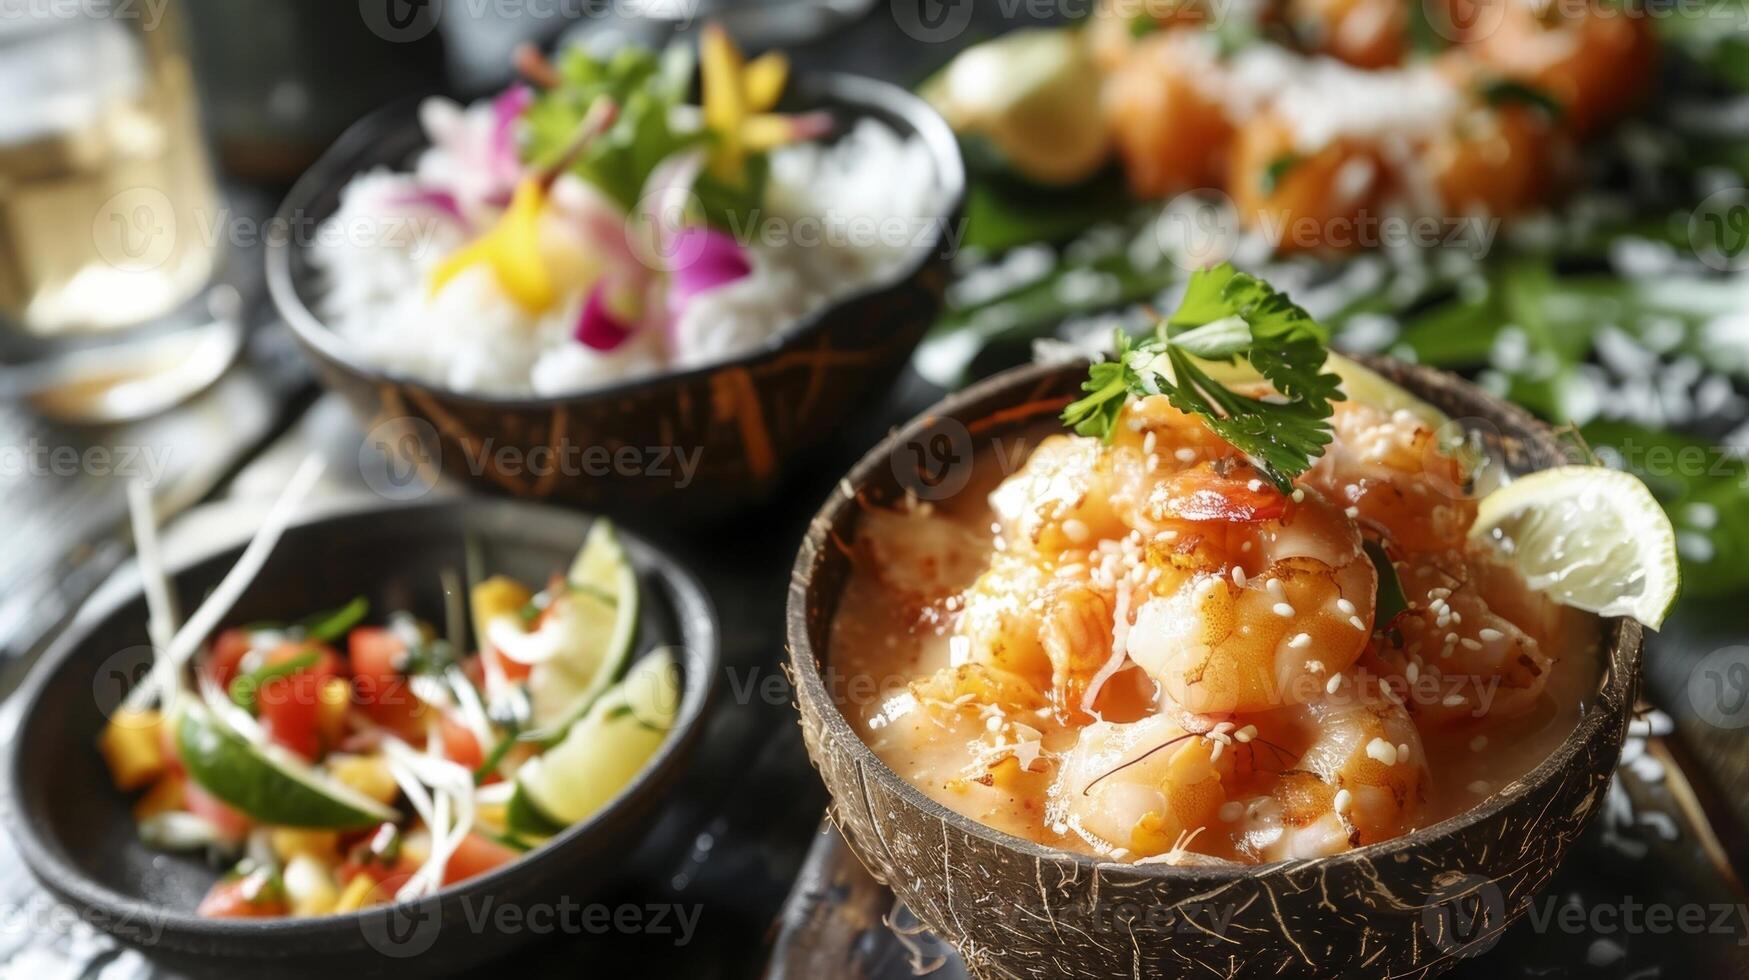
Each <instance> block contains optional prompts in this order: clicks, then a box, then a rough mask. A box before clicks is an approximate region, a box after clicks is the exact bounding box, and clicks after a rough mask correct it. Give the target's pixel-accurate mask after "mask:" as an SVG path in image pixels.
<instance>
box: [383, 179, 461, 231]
mask: <svg viewBox="0 0 1749 980" xmlns="http://www.w3.org/2000/svg"><path fill="white" fill-rule="evenodd" d="M385 203H387V204H388V206H389V207H392V208H430V209H431V210H433V211H440V212H442V213H443V214H445V215H447V216H448V217H450V218H452V219H454V220H455V222H456V223H457V224H459V225H461V226H462V227H463V228H468V229H472V227H473V222H471V221H469V220H468V216H467V213H466V212H464V211H463V210H462V205H461V202H460V201H458V200H456V196H455V195H454V194H452V193H450V192H449V191H440V190H433V189H429V188H420V189H417V190H411V191H403V192H400V193H397V194H394V195H392V196H390V197H389V198H388V200H387V201H386V202H385Z"/></svg>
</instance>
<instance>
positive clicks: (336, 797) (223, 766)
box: [176, 703, 401, 830]
mask: <svg viewBox="0 0 1749 980" xmlns="http://www.w3.org/2000/svg"><path fill="white" fill-rule="evenodd" d="M176 743H177V748H178V750H179V752H180V754H181V756H182V764H183V765H184V766H185V767H187V769H188V775H189V777H190V778H192V779H193V780H194V781H195V782H196V783H199V784H200V787H201V788H202V789H204V790H206V791H207V792H209V793H211V794H213V795H214V796H216V797H218V798H219V799H221V800H224V801H225V802H226V803H228V804H230V805H231V806H234V807H236V808H237V809H238V810H240V811H242V812H243V813H244V814H246V815H248V816H249V817H251V818H253V819H255V820H258V821H260V822H261V823H265V824H273V825H275V826H279V827H309V828H317V829H322V830H352V829H355V828H361V827H374V826H376V825H377V824H380V823H393V822H397V821H399V820H400V819H401V815H400V814H399V813H396V812H395V811H394V809H392V808H390V807H386V806H384V805H382V804H381V803H378V802H377V801H376V800H373V799H371V798H370V797H368V796H365V795H364V794H362V793H360V792H358V791H357V790H354V789H352V788H351V787H349V786H346V785H343V784H341V783H339V782H337V781H335V780H332V779H329V778H328V777H326V776H324V775H323V774H321V773H320V772H317V771H316V770H315V769H313V768H311V767H310V766H309V765H307V764H306V763H304V761H303V760H302V759H299V758H297V757H295V756H292V755H291V754H290V753H286V752H281V751H278V750H276V749H274V748H273V747H271V746H260V745H255V744H254V743H252V742H250V741H248V740H247V739H245V738H243V737H242V736H241V735H238V734H237V733H236V732H234V731H232V730H231V729H230V728H229V727H227V726H226V725H224V724H223V723H221V722H220V721H219V720H218V719H216V718H214V717H213V716H212V713H211V712H209V711H208V710H207V709H206V708H205V707H203V706H201V705H199V704H192V703H191V704H189V705H187V706H185V707H184V708H183V710H182V717H181V719H180V720H179V722H178V723H177V728H176Z"/></svg>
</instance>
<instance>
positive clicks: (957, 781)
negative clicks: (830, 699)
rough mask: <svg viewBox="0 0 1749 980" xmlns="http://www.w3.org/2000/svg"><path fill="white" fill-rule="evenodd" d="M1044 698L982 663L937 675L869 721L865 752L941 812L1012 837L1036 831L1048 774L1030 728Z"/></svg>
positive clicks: (891, 698)
mask: <svg viewBox="0 0 1749 980" xmlns="http://www.w3.org/2000/svg"><path fill="white" fill-rule="evenodd" d="M1044 706H1045V697H1044V694H1043V693H1042V692H1040V691H1039V690H1038V689H1037V688H1036V687H1034V686H1032V685H1031V684H1030V683H1028V682H1027V681H1026V680H1025V679H1023V678H1021V677H1018V676H1016V675H1014V674H1011V673H1008V672H1007V671H1003V670H998V669H996V668H993V667H989V666H987V665H983V664H963V665H960V666H958V667H948V668H944V669H942V670H939V671H937V672H936V673H934V674H931V675H929V676H927V677H924V678H922V679H921V680H917V681H913V682H912V683H911V684H910V685H909V686H907V687H906V688H904V689H902V690H900V691H897V692H894V693H892V694H889V695H888V696H887V697H886V698H884V699H883V700H882V701H881V702H880V703H879V704H878V705H876V706H875V708H874V710H873V711H872V712H871V713H870V714H869V716H868V718H867V723H868V730H869V747H870V748H872V749H874V751H875V753H876V754H877V755H879V756H880V757H881V758H882V759H883V760H885V761H886V762H887V764H888V765H892V766H895V767H897V768H899V769H900V771H902V772H905V773H907V774H910V778H911V779H912V782H914V783H915V784H916V785H917V786H918V787H919V788H920V789H922V790H923V791H924V792H925V793H926V794H928V795H929V797H930V798H931V799H934V800H935V801H937V802H939V803H941V804H942V805H943V806H947V807H950V808H952V809H954V810H957V811H958V812H960V813H963V814H965V815H966V816H969V817H972V818H974V819H976V820H981V821H983V822H985V823H987V824H989V825H990V826H993V827H996V828H997V829H999V830H1004V831H1007V832H1008V833H1012V834H1019V835H1022V836H1026V835H1037V834H1040V833H1042V832H1043V830H1044V805H1043V802H1042V801H1043V800H1044V798H1045V794H1046V793H1047V791H1048V787H1049V783H1050V779H1051V772H1050V765H1049V762H1048V760H1047V759H1044V758H1042V757H1041V754H1042V738H1041V734H1040V732H1039V731H1038V729H1037V728H1035V727H1033V725H1034V723H1039V718H1038V715H1037V713H1036V712H1037V711H1038V710H1039V709H1042V708H1044Z"/></svg>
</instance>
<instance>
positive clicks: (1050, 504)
mask: <svg viewBox="0 0 1749 980" xmlns="http://www.w3.org/2000/svg"><path fill="white" fill-rule="evenodd" d="M1142 468H1143V463H1142V460H1141V457H1140V455H1139V454H1137V453H1135V452H1132V451H1126V450H1125V449H1124V448H1123V447H1107V446H1103V445H1101V444H1100V443H1099V442H1098V441H1096V440H1093V439H1081V438H1074V437H1070V436H1061V435H1057V436H1050V437H1049V438H1046V439H1045V440H1044V441H1042V442H1040V443H1039V446H1038V448H1037V449H1035V450H1033V453H1032V455H1031V456H1029V457H1027V460H1026V463H1025V465H1023V466H1022V467H1021V468H1020V471H1019V472H1017V473H1016V474H1014V476H1012V477H1009V478H1008V479H1007V480H1004V481H1003V482H1002V485H1001V486H999V487H997V488H996V490H995V491H994V492H993V493H991V494H990V506H991V509H992V510H993V511H994V512H995V515H996V522H997V525H998V527H999V529H1000V533H1001V535H1002V543H1003V547H1004V548H1005V549H1006V550H1008V551H1010V552H1015V553H1028V554H1035V555H1038V556H1040V557H1043V558H1054V557H1056V556H1058V555H1061V554H1062V553H1063V552H1065V551H1068V550H1071V549H1085V548H1087V547H1088V546H1089V545H1090V544H1092V543H1093V542H1096V541H1099V540H1102V539H1115V538H1121V537H1123V536H1124V535H1125V534H1128V533H1129V528H1128V527H1127V526H1125V525H1124V523H1123V520H1122V519H1121V517H1120V516H1119V515H1118V512H1117V510H1116V508H1115V506H1114V504H1113V500H1112V498H1113V496H1114V495H1116V494H1122V493H1124V492H1125V491H1126V490H1127V489H1128V487H1129V486H1130V484H1131V483H1133V481H1134V480H1135V479H1137V478H1139V476H1140V474H1141V470H1142Z"/></svg>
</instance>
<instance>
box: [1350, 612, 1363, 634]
mask: <svg viewBox="0 0 1749 980" xmlns="http://www.w3.org/2000/svg"><path fill="white" fill-rule="evenodd" d="M1348 625H1350V626H1352V627H1354V628H1355V629H1357V630H1360V631H1361V632H1363V633H1364V632H1366V620H1364V619H1361V618H1360V617H1359V616H1350V617H1348Z"/></svg>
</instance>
